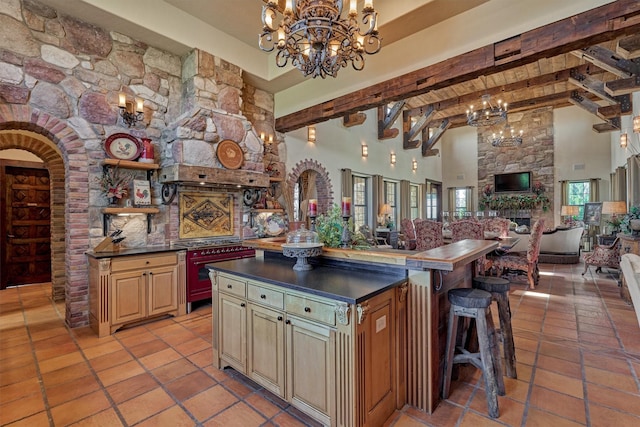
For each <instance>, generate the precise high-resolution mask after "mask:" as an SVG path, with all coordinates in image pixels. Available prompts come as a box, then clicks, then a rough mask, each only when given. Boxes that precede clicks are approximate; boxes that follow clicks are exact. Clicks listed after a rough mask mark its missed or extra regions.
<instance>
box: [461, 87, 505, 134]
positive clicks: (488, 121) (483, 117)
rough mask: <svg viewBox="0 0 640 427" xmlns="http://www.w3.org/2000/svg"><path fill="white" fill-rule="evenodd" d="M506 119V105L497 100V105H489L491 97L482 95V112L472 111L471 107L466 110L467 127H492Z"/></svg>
mask: <svg viewBox="0 0 640 427" xmlns="http://www.w3.org/2000/svg"><path fill="white" fill-rule="evenodd" d="M506 119H507V103H506V102H504V103H503V102H502V101H501V100H498V105H497V106H494V105H492V104H491V95H482V110H474V109H473V105H471V106H469V109H468V110H467V124H468V125H469V126H476V127H481V126H493V125H497V124H498V123H502V122H504V121H505V120H506Z"/></svg>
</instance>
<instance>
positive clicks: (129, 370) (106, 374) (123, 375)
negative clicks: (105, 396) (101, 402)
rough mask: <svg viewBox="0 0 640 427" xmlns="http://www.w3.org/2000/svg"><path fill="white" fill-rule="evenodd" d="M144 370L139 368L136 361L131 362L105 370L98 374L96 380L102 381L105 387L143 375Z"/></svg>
mask: <svg viewBox="0 0 640 427" xmlns="http://www.w3.org/2000/svg"><path fill="white" fill-rule="evenodd" d="M144 372H145V371H144V368H143V367H142V366H140V364H139V363H138V361H136V360H133V361H131V362H127V363H123V364H122V365H118V366H115V367H113V368H109V369H105V370H104V371H101V372H98V378H100V381H102V384H103V385H104V386H105V387H108V386H110V385H112V384H115V383H118V382H120V381H124V380H126V379H129V378H131V377H135V376H136V375H140V374H142V373H144Z"/></svg>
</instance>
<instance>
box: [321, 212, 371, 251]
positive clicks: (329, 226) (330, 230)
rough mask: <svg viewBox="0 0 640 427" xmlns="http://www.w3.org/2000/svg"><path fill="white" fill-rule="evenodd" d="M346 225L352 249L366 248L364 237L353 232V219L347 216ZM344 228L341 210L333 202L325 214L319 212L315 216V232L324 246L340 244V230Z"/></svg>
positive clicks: (334, 246) (337, 245) (338, 245)
mask: <svg viewBox="0 0 640 427" xmlns="http://www.w3.org/2000/svg"><path fill="white" fill-rule="evenodd" d="M347 227H349V230H350V231H351V242H350V246H351V248H353V249H367V248H369V244H368V243H367V240H366V238H365V237H364V236H363V235H362V233H360V232H354V225H353V219H352V218H349V221H348V222H347ZM343 229H344V220H343V219H342V210H341V209H340V207H339V206H338V205H336V204H335V203H334V204H333V205H332V206H331V208H330V209H329V212H327V213H326V214H321V215H319V216H318V217H317V218H316V233H318V238H319V239H320V241H321V242H322V243H324V245H325V246H326V247H329V248H338V247H340V245H342V231H343Z"/></svg>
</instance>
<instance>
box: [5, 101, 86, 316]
mask: <svg viewBox="0 0 640 427" xmlns="http://www.w3.org/2000/svg"><path fill="white" fill-rule="evenodd" d="M10 148H16V149H21V150H25V151H28V152H30V153H33V154H34V155H36V156H38V157H40V158H41V159H42V160H43V161H44V165H45V167H46V168H47V169H48V171H49V176H50V182H51V282H52V298H53V299H54V300H56V301H61V300H62V299H64V301H65V309H66V310H65V311H66V313H65V319H66V322H67V324H68V325H69V326H70V327H72V328H73V327H77V326H84V325H88V323H89V316H88V312H89V289H88V270H87V260H86V256H85V254H84V253H85V252H86V251H87V250H88V249H89V198H88V196H87V190H88V188H89V174H88V163H89V162H88V156H87V152H86V149H85V146H84V143H83V141H82V140H81V139H80V137H79V136H78V134H77V133H76V132H75V131H74V130H73V129H72V128H71V127H69V126H68V125H67V123H66V122H65V121H63V120H60V119H58V118H56V117H53V116H51V115H49V114H47V113H45V112H42V111H39V110H37V109H35V108H31V107H29V106H25V105H21V106H18V105H10V106H7V105H5V106H3V107H0V149H10ZM71 235H73V239H71V238H70V236H71Z"/></svg>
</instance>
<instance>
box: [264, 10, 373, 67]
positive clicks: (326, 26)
mask: <svg viewBox="0 0 640 427" xmlns="http://www.w3.org/2000/svg"><path fill="white" fill-rule="evenodd" d="M342 8H343V0H286V5H285V9H284V12H283V16H282V20H281V21H280V23H279V25H277V26H276V24H275V21H276V16H277V12H278V2H277V1H276V0H268V1H267V4H266V5H264V6H263V7H262V25H263V27H262V33H261V34H260V36H259V39H258V45H259V46H260V49H262V50H264V51H266V52H271V51H273V49H274V48H277V49H278V54H277V55H276V65H277V66H278V67H284V66H285V65H287V62H288V61H289V59H291V63H292V65H293V66H294V67H296V68H297V69H299V70H300V71H301V72H302V74H304V76H305V77H306V76H309V75H310V76H312V77H314V78H315V77H318V76H320V77H322V78H325V77H326V76H331V77H335V76H336V75H337V74H338V70H339V69H340V67H346V66H347V64H349V63H351V65H352V66H353V68H354V69H355V70H358V71H360V70H362V69H363V68H364V56H363V55H364V54H367V55H373V54H374V53H377V52H378V51H380V47H381V39H380V37H379V35H378V26H377V18H378V12H376V10H375V9H374V8H373V0H365V2H364V7H363V9H362V23H363V24H364V26H365V29H364V30H363V31H361V30H360V25H359V24H358V11H357V0H350V5H349V13H348V17H347V18H342V17H341V15H342ZM274 33H277V38H274Z"/></svg>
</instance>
